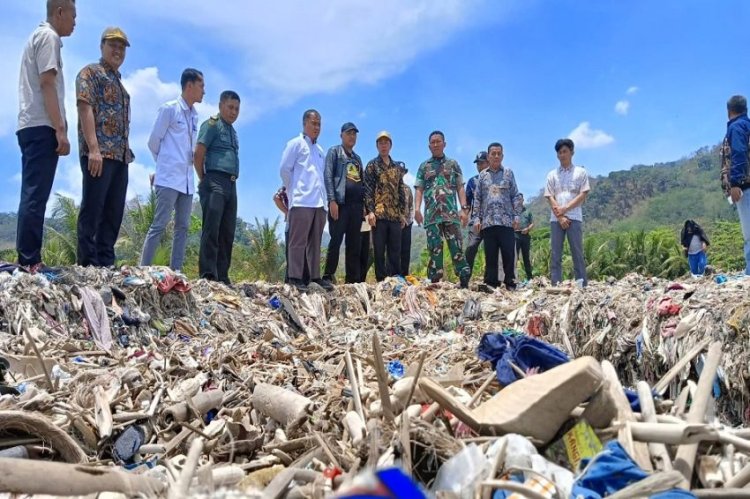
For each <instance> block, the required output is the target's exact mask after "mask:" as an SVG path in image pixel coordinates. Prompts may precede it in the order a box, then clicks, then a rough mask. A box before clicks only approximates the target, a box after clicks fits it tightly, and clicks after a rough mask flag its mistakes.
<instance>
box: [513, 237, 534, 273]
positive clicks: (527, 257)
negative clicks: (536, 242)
mask: <svg viewBox="0 0 750 499" xmlns="http://www.w3.org/2000/svg"><path fill="white" fill-rule="evenodd" d="M516 252H517V253H518V254H519V255H521V257H522V258H523V268H524V270H525V271H526V279H528V280H531V236H530V235H528V234H516Z"/></svg>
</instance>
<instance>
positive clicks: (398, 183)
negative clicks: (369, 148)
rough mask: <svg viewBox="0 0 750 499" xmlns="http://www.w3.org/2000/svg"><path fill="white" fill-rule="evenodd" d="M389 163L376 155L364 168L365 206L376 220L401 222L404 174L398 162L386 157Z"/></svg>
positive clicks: (403, 214)
mask: <svg viewBox="0 0 750 499" xmlns="http://www.w3.org/2000/svg"><path fill="white" fill-rule="evenodd" d="M388 160H389V161H390V163H389V164H387V165H386V164H385V162H384V161H383V158H381V157H380V156H378V157H377V158H373V159H371V160H370V162H369V163H367V168H365V208H367V213H374V214H375V218H377V219H378V220H389V221H391V222H402V221H405V220H406V198H405V196H404V188H403V185H404V178H403V177H404V175H403V172H402V170H401V167H400V166H399V164H397V162H396V161H393V158H391V157H390V156H389V157H388Z"/></svg>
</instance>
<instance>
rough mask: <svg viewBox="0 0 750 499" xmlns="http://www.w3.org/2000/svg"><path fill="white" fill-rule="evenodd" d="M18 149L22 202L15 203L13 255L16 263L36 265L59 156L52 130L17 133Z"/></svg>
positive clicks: (40, 253)
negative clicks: (16, 211)
mask: <svg viewBox="0 0 750 499" xmlns="http://www.w3.org/2000/svg"><path fill="white" fill-rule="evenodd" d="M17 136H18V146H19V147H20V148H21V200H20V202H19V203H18V226H17V228H16V252H17V253H18V263H20V264H21V265H35V264H37V263H39V262H41V261H42V235H43V231H44V212H45V211H46V209H47V201H48V200H49V195H50V192H51V191H52V182H53V181H54V180H55V172H56V171H57V160H58V158H59V156H58V155H57V153H56V152H55V150H56V149H57V139H56V138H55V130H54V129H52V128H50V127H48V126H35V127H30V128H24V129H23V130H19V131H18V133H17Z"/></svg>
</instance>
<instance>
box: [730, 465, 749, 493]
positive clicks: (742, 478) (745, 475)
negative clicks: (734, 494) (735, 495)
mask: <svg viewBox="0 0 750 499" xmlns="http://www.w3.org/2000/svg"><path fill="white" fill-rule="evenodd" d="M748 483H750V463H748V464H746V465H745V466H744V467H743V468H742V469H741V470H740V471H739V473H737V474H736V475H734V476H733V477H732V478H730V479H729V480H727V481H726V483H725V484H724V487H725V488H727V489H732V488H742V487H744V486H745V485H747V484H748Z"/></svg>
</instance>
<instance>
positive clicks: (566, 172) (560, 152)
mask: <svg viewBox="0 0 750 499" xmlns="http://www.w3.org/2000/svg"><path fill="white" fill-rule="evenodd" d="M555 151H556V152H557V159H558V160H559V161H560V166H559V167H557V168H555V169H554V170H552V171H551V172H549V174H547V185H546V187H545V188H544V197H546V198H547V201H548V202H549V205H550V208H552V213H551V215H550V253H551V255H550V260H551V262H550V263H551V265H550V267H551V268H550V273H551V274H552V276H551V277H552V284H553V285H557V284H559V283H560V281H562V255H563V243H564V242H565V238H566V237H567V239H568V245H569V246H570V254H571V256H572V257H573V273H574V274H575V278H576V280H578V281H582V283H583V285H584V286H586V285H587V284H588V280H587V278H586V262H585V260H584V258H583V210H582V209H581V205H582V204H583V202H584V201H585V200H586V197H587V196H588V194H589V191H590V190H591V187H590V186H589V177H588V173H586V170H585V169H584V168H583V167H581V166H575V165H574V164H573V154H574V152H575V146H574V144H573V141H572V140H570V139H560V140H558V141H557V142H556V143H555Z"/></svg>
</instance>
